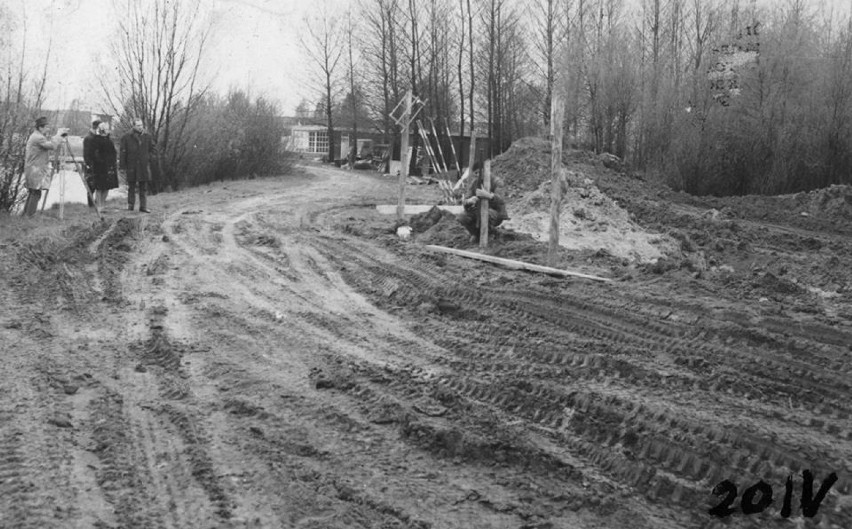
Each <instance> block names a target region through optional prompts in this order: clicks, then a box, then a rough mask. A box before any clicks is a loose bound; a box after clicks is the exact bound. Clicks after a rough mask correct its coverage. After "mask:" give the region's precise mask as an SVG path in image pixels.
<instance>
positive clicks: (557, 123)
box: [547, 90, 565, 266]
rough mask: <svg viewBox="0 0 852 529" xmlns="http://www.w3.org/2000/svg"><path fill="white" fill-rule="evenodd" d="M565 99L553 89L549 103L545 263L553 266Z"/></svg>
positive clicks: (557, 239)
mask: <svg viewBox="0 0 852 529" xmlns="http://www.w3.org/2000/svg"><path fill="white" fill-rule="evenodd" d="M564 116H565V100H564V99H563V98H562V95H561V94H560V93H559V91H558V90H554V91H553V99H552V100H551V105H550V149H551V155H550V243H549V245H548V247H547V264H548V265H550V266H554V264H555V263H556V253H557V250H558V248H559V208H560V207H561V206H562V120H563V117H564Z"/></svg>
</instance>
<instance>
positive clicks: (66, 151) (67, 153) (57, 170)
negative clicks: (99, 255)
mask: <svg viewBox="0 0 852 529" xmlns="http://www.w3.org/2000/svg"><path fill="white" fill-rule="evenodd" d="M60 156H62V157H63V158H67V157H70V158H71V163H73V164H74V172H75V173H77V175H78V176H79V177H80V180H82V181H83V187H85V188H86V195H88V197H89V200H91V201H92V204H94V206H95V213H97V215H98V218H100V219H101V220H103V218H104V216H103V215H102V214H101V210H100V208H99V207H98V204H97V201H96V200H95V197H94V195H93V194H92V190H91V189H90V188H89V183H88V182H86V170H85V169H86V168H85V167H83V164H82V163H80V162H78V161H77V158H76V157H75V156H74V152H73V151H72V150H71V144H70V143H68V136H63V137H62V140H60V142H59V146H58V147H57V148H56V150H55V151H54V155H53V175H51V178H50V181H51V182H53V176H54V175H57V174H58V175H59V178H60V180H59V220H63V218H64V216H65V171H62V170H61V166H60V161H59V157H60ZM48 193H50V189H48V190H47V192H45V194H44V201H43V202H42V203H41V210H42V211H44V206H45V204H47V194H48Z"/></svg>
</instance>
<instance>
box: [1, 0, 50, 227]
mask: <svg viewBox="0 0 852 529" xmlns="http://www.w3.org/2000/svg"><path fill="white" fill-rule="evenodd" d="M18 30H19V31H18ZM26 37H27V29H26V24H25V23H24V21H21V20H17V19H15V18H13V17H12V15H11V13H10V12H9V11H8V8H7V7H6V6H3V5H0V50H2V52H0V211H7V210H10V209H12V208H14V207H15V206H16V205H17V204H18V203H20V201H21V200H22V198H23V196H22V191H23V189H24V186H25V181H24V178H23V168H24V152H25V147H26V141H27V137H28V136H29V134H30V132H31V131H32V127H33V121H34V120H35V118H36V117H38V115H39V112H40V111H41V106H42V103H43V101H44V94H45V84H46V81H47V59H45V62H44V63H40V64H39V65H38V67H37V68H33V65H31V64H27V63H26V57H27V53H26V52H27V50H26ZM48 57H49V51H48Z"/></svg>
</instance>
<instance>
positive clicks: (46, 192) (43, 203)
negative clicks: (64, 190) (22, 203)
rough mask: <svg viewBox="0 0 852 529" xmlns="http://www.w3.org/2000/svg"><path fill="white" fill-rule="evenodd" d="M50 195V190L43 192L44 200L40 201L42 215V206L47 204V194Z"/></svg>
mask: <svg viewBox="0 0 852 529" xmlns="http://www.w3.org/2000/svg"><path fill="white" fill-rule="evenodd" d="M48 193H50V189H45V190H44V200H42V201H41V212H42V213H44V206H45V204H47V194H48Z"/></svg>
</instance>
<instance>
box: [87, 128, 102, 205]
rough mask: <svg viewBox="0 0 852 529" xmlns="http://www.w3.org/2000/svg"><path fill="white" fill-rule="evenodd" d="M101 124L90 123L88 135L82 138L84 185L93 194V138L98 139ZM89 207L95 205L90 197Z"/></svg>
mask: <svg viewBox="0 0 852 529" xmlns="http://www.w3.org/2000/svg"><path fill="white" fill-rule="evenodd" d="M100 124H101V120H99V119H96V120H94V121H92V128H91V129H89V133H88V134H87V135H86V137H85V138H83V165H85V167H86V184H87V185H88V186H89V189H90V190H92V192H94V186H95V179H94V172H93V170H92V167H93V166H94V163H95V160H94V144H95V138H97V137H98V125H100ZM88 199H89V207H93V206H94V205H95V203H94V202H92V197H91V196H89V197H88Z"/></svg>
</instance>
